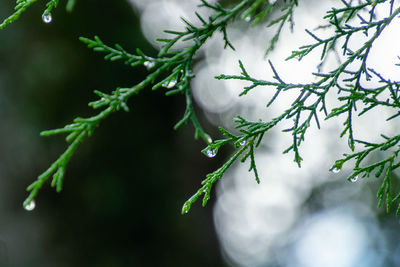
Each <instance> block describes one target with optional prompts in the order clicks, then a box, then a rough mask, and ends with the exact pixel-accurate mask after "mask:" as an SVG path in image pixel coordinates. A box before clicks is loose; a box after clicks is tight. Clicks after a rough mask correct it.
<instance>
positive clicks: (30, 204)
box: [24, 200, 36, 211]
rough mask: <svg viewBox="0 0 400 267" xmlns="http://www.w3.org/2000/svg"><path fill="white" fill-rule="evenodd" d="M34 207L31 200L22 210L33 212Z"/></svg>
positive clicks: (33, 202)
mask: <svg viewBox="0 0 400 267" xmlns="http://www.w3.org/2000/svg"><path fill="white" fill-rule="evenodd" d="M35 207H36V204H35V201H34V200H32V201H31V202H29V204H28V205H26V206H24V209H25V210H27V211H31V210H34V209H35Z"/></svg>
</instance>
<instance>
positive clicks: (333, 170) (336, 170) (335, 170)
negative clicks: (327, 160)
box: [329, 167, 340, 173]
mask: <svg viewBox="0 0 400 267" xmlns="http://www.w3.org/2000/svg"><path fill="white" fill-rule="evenodd" d="M329 171H331V172H333V173H339V172H340V169H338V168H336V167H332V168H331V169H330V170H329Z"/></svg>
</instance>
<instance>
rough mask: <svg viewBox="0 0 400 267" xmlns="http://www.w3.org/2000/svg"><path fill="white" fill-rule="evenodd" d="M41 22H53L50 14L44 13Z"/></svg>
mask: <svg viewBox="0 0 400 267" xmlns="http://www.w3.org/2000/svg"><path fill="white" fill-rule="evenodd" d="M42 20H43V22H44V23H47V24H48V23H50V22H51V21H52V20H53V17H52V16H51V13H45V14H43V16H42Z"/></svg>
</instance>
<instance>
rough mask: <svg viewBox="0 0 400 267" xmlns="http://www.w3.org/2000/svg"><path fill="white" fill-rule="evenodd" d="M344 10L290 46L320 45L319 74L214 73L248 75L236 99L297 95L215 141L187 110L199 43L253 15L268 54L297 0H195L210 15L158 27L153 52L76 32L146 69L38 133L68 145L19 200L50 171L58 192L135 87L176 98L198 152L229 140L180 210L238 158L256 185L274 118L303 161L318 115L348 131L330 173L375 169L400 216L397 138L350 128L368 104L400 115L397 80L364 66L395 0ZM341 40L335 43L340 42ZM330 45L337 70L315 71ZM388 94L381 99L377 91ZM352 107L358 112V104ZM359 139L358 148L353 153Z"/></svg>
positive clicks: (298, 55) (303, 51) (211, 151)
mask: <svg viewBox="0 0 400 267" xmlns="http://www.w3.org/2000/svg"><path fill="white" fill-rule="evenodd" d="M34 2H36V0H17V5H16V7H15V10H16V11H15V13H14V14H12V15H11V16H10V17H8V18H7V19H5V20H4V22H3V23H2V24H0V29H2V28H4V27H6V26H7V25H9V24H10V23H12V22H14V21H15V20H16V19H18V17H19V16H20V15H21V14H22V13H23V12H24V11H25V10H26V9H27V8H28V7H29V6H30V5H32V4H33V3H34ZM341 2H342V4H343V7H342V8H332V9H331V10H329V11H328V12H327V13H326V16H325V17H324V19H325V20H326V23H327V24H325V25H321V26H319V27H318V28H317V30H318V29H325V28H332V29H334V33H332V34H331V36H330V37H328V38H320V37H319V36H318V34H316V33H315V31H311V30H306V33H307V34H308V35H309V36H310V37H311V38H312V39H313V42H312V43H310V44H307V45H303V46H301V47H299V48H298V50H295V51H292V53H291V55H290V56H289V57H288V58H287V60H291V59H298V60H299V61H300V60H302V59H303V58H304V57H306V56H307V55H309V54H310V53H312V52H315V51H316V50H318V49H320V50H321V51H320V53H321V54H320V62H319V64H318V65H317V70H318V72H316V73H313V75H314V76H315V80H314V81H313V82H310V83H296V82H293V83H292V82H288V81H286V80H284V79H283V78H282V77H281V76H280V75H279V73H278V70H276V69H275V67H274V65H273V64H272V62H270V61H269V65H270V68H271V70H272V72H273V77H272V79H271V80H262V79H257V78H254V77H253V76H252V75H251V74H249V72H248V71H247V70H246V67H245V66H244V65H243V63H242V62H241V61H239V68H240V70H241V73H240V74H239V75H225V74H221V75H218V76H217V77H216V79H219V80H242V81H247V82H248V83H249V85H247V86H245V87H244V88H243V91H242V92H241V93H240V96H242V97H244V96H245V95H246V94H248V93H250V92H251V91H252V90H254V89H255V88H257V87H260V86H267V87H270V88H273V90H274V94H273V96H272V97H271V98H270V99H267V100H266V102H267V103H266V106H267V107H270V106H271V105H272V104H273V103H275V102H278V101H279V99H280V98H281V97H284V96H285V93H286V92H288V91H291V92H292V91H295V92H297V97H296V99H295V100H294V101H293V102H292V103H291V104H290V105H289V106H287V107H286V108H285V109H284V110H283V112H282V113H281V114H280V115H278V116H276V117H275V118H273V119H272V120H270V121H267V122H263V121H261V120H260V121H256V122H252V121H248V120H246V119H245V118H243V117H241V116H238V117H236V119H235V123H236V128H237V130H238V132H239V133H238V134H233V133H231V132H229V131H228V130H226V129H224V128H222V127H219V130H220V132H221V134H222V136H223V139H219V140H215V141H213V140H212V139H211V137H210V136H209V135H208V134H207V133H206V132H205V131H204V130H203V128H202V126H201V124H200V123H199V121H198V119H197V116H196V114H195V112H194V107H193V103H192V95H191V91H190V82H191V80H192V79H193V78H194V76H195V74H194V73H193V69H192V67H193V58H194V57H195V56H197V54H198V52H199V50H200V49H201V48H202V47H203V46H204V44H205V43H206V42H207V41H208V40H209V38H210V37H211V36H213V35H214V34H215V33H216V32H220V33H221V34H222V37H223V40H224V48H231V49H233V50H234V45H233V44H232V43H231V41H230V40H229V36H228V31H227V27H228V25H229V24H230V23H232V21H234V20H235V19H236V18H237V17H240V18H241V19H243V20H245V21H248V22H251V24H252V25H255V24H259V23H262V22H265V24H266V26H267V27H272V26H276V27H277V29H276V31H275V33H274V34H273V35H272V38H271V40H270V42H269V44H268V47H267V53H268V52H270V51H271V50H272V49H273V48H274V47H275V46H276V44H277V43H278V40H279V36H280V34H281V32H282V29H283V27H284V25H286V24H289V25H290V27H291V28H293V24H294V22H293V14H294V10H295V7H296V6H297V5H298V1H297V0H281V1H268V0H240V1H237V4H236V5H235V6H233V7H232V8H229V9H228V8H225V7H223V6H222V5H221V4H218V3H216V4H211V3H209V2H207V1H206V0H201V4H200V7H203V8H207V9H209V10H211V11H212V14H211V15H210V16H209V17H207V18H204V17H202V16H201V15H200V14H199V13H197V12H196V13H195V15H196V17H197V19H198V21H199V22H200V26H195V24H194V23H193V22H191V21H188V20H187V19H185V18H182V22H183V23H184V25H185V29H184V30H183V31H173V30H166V31H165V32H166V33H167V34H169V36H170V38H165V39H159V40H158V41H159V42H161V43H163V45H162V47H161V49H160V51H159V53H158V55H156V56H155V57H151V56H148V55H146V54H144V53H143V52H142V51H141V50H140V49H137V50H136V52H135V53H131V52H128V51H127V50H125V49H124V48H122V47H121V46H120V45H118V44H117V45H115V46H108V45H106V44H104V43H103V42H102V40H101V39H100V38H99V37H97V36H95V37H94V39H88V38H84V37H81V38H80V40H81V41H82V42H83V43H85V44H86V45H87V46H88V47H89V48H91V49H93V50H94V51H95V52H100V53H104V54H105V56H104V58H105V60H109V61H121V62H123V63H125V64H126V65H129V66H131V67H141V66H143V67H145V68H146V69H147V70H148V75H147V76H146V78H145V79H144V80H143V81H141V82H140V83H138V84H136V85H133V86H132V87H129V88H117V89H116V90H114V91H113V92H111V93H104V92H100V91H97V90H96V91H95V92H94V93H95V94H96V95H98V96H99V99H98V100H96V101H93V102H91V103H89V106H90V107H92V108H93V109H95V110H98V112H97V114H95V115H93V116H91V117H88V118H80V117H78V118H76V119H75V120H74V121H73V123H71V124H68V125H66V126H64V127H62V128H59V129H54V130H49V131H43V132H42V133H41V135H43V136H50V135H58V134H67V136H66V141H67V143H69V146H68V147H67V149H66V150H65V152H64V153H63V154H61V156H60V157H59V158H58V159H57V160H56V161H54V162H53V164H52V165H51V166H50V167H49V168H48V169H47V170H46V171H45V172H43V173H42V174H41V175H40V176H39V177H38V178H37V180H36V181H35V182H33V183H32V184H31V185H30V186H29V187H28V188H27V189H28V191H29V192H30V194H29V196H28V198H27V199H26V200H25V202H24V206H28V205H29V204H31V202H32V201H33V199H34V198H35V197H36V195H37V193H38V192H39V190H40V189H41V187H42V186H43V184H44V183H45V182H46V181H47V180H48V179H50V178H51V177H52V182H51V186H53V187H55V188H56V191H57V192H59V191H61V190H62V184H63V179H64V175H65V169H66V166H67V164H68V163H69V161H70V160H71V157H72V155H73V154H74V153H75V151H76V150H77V148H78V146H79V144H80V143H82V142H83V141H84V140H85V139H86V138H87V137H89V136H91V135H92V134H93V132H94V129H95V128H96V127H98V126H99V125H100V123H101V122H102V121H103V120H104V119H105V118H107V117H108V116H109V115H111V114H112V113H114V112H116V111H119V110H124V111H129V107H128V101H129V99H130V98H131V97H132V96H133V95H135V94H138V93H139V92H140V91H141V90H143V89H145V88H148V87H151V88H152V89H153V90H157V89H160V88H162V87H164V88H165V94H166V95H168V96H169V95H176V94H180V95H184V96H185V100H186V101H185V102H186V110H185V112H184V114H183V116H182V119H181V120H180V121H179V122H177V123H176V125H175V127H174V128H175V129H178V128H179V127H180V126H182V125H183V124H187V123H188V122H190V123H191V124H192V125H193V127H194V131H195V134H194V135H195V139H198V138H201V139H202V140H203V141H204V142H205V143H206V144H207V146H206V148H204V149H203V150H202V152H203V153H204V154H205V155H207V156H208V157H214V156H215V155H216V154H217V152H218V150H220V149H221V148H222V147H223V146H226V145H233V146H234V148H235V152H234V153H233V155H232V156H231V157H230V158H229V159H228V160H227V161H226V162H225V163H224V164H222V166H221V167H220V168H218V169H217V170H216V171H214V172H212V173H210V174H208V175H206V178H205V179H204V180H203V181H202V183H201V187H200V188H199V189H198V190H197V191H196V192H195V194H194V195H193V196H192V197H190V198H189V199H188V200H187V201H186V202H185V204H184V205H183V208H182V213H183V214H185V213H187V212H188V211H189V210H190V208H191V206H192V205H193V203H194V202H196V201H197V200H198V199H199V198H200V197H201V196H203V201H202V204H203V206H204V205H206V204H207V202H208V200H209V198H210V194H211V190H212V187H213V185H214V184H215V183H216V182H217V181H218V180H220V179H221V178H222V177H223V175H224V174H225V173H226V171H227V170H228V169H229V168H230V167H231V166H232V165H233V164H234V163H235V162H237V160H238V159H239V160H240V161H241V162H246V161H248V162H249V165H250V167H249V171H251V172H253V173H254V176H255V180H256V182H257V183H259V182H260V177H259V174H258V171H257V167H256V160H255V159H256V155H255V153H256V150H257V148H259V146H260V144H261V142H262V140H263V137H264V136H265V135H266V134H267V133H268V131H269V130H271V129H272V128H274V127H276V126H277V125H278V124H279V123H281V122H283V121H286V120H289V121H291V122H292V124H291V126H290V127H289V128H288V129H285V130H284V131H283V132H285V133H289V134H290V135H291V138H292V142H291V145H290V146H289V147H288V148H286V149H285V150H284V151H283V153H289V152H293V153H294V161H295V162H296V163H297V165H298V166H299V167H301V162H302V160H303V159H302V157H301V155H300V146H301V145H302V143H303V141H304V140H305V136H306V133H307V131H308V130H309V128H310V127H312V126H313V125H314V126H316V127H317V128H320V127H321V123H320V117H322V118H323V119H324V120H328V119H333V118H335V119H339V118H344V123H343V129H342V131H341V133H340V137H343V136H345V135H346V136H347V138H348V145H349V148H350V149H351V151H352V152H351V153H350V154H344V155H343V158H341V159H338V160H336V162H335V163H334V165H333V166H332V169H331V170H332V171H334V172H338V171H340V170H341V169H342V167H343V165H344V164H348V163H350V162H352V161H355V163H354V166H353V168H352V172H351V173H350V175H349V176H348V179H349V180H350V181H355V180H357V179H358V177H361V178H365V177H369V175H370V174H371V173H374V174H375V176H376V177H380V176H381V175H383V176H384V178H383V180H382V184H381V187H380V189H379V190H378V193H377V197H378V202H379V203H378V206H381V205H383V203H385V204H386V209H387V210H388V211H389V209H390V208H391V207H392V206H393V205H398V207H397V214H400V193H397V194H396V193H394V192H393V188H392V181H393V178H394V177H395V175H394V173H393V171H394V170H396V169H397V168H399V166H400V161H399V159H398V154H399V151H400V145H399V142H400V135H394V136H392V137H388V136H385V135H382V138H383V141H382V142H381V143H373V142H369V141H368V140H359V139H357V138H356V137H355V134H354V129H353V127H354V126H353V120H354V116H362V115H364V114H366V113H367V112H370V111H373V110H374V109H375V108H376V107H379V106H384V107H387V108H390V109H392V110H393V114H392V115H391V116H389V117H388V118H387V120H388V121H391V120H393V119H395V118H397V117H398V116H399V115H400V111H399V110H400V101H399V87H400V82H398V81H392V80H391V79H389V78H386V77H385V75H382V74H381V73H379V72H378V71H376V70H375V69H374V68H373V66H369V65H368V57H369V54H370V53H371V48H372V47H373V45H374V43H375V42H376V41H377V40H378V39H379V37H380V36H381V34H382V32H383V31H385V29H386V28H387V26H388V25H389V24H390V23H392V21H393V20H394V19H396V18H397V17H399V14H400V7H398V8H394V0H375V1H371V0H365V1H358V2H357V3H356V4H354V3H353V1H346V0H342V1H341ZM75 3H76V1H75V0H69V1H68V3H67V10H69V11H70V10H71V9H72V8H73V6H74V5H75ZM386 3H389V9H388V13H387V14H388V15H387V17H386V18H383V19H377V16H376V13H375V12H376V10H377V9H378V8H381V7H383V4H386ZM57 5H58V0H49V1H48V2H47V4H46V9H45V11H44V13H43V20H44V21H45V22H50V21H51V12H52V11H53V10H54V8H56V7H57ZM274 12H277V13H276V14H278V15H277V17H276V18H275V19H271V16H270V15H272V14H275V13H274ZM360 34H363V35H364V36H365V41H364V43H363V44H362V45H359V46H358V47H356V48H355V49H354V48H352V47H351V45H350V43H351V41H352V40H353V38H354V36H355V35H360ZM178 43H182V44H184V46H183V48H179V49H178V48H176V44H178ZM339 44H340V45H341V46H340V47H339V48H338V45H339ZM331 51H333V52H334V53H336V54H337V56H338V57H339V54H338V52H341V53H342V58H343V60H342V62H340V63H339V64H338V67H336V68H335V69H333V70H331V71H329V72H323V71H322V66H323V64H324V62H325V61H326V59H327V55H328V53H329V52H331ZM371 79H376V80H378V81H379V83H380V85H379V86H375V87H374V88H367V86H365V85H363V84H362V82H365V81H367V82H368V81H369V80H371ZM334 89H336V90H337V99H338V100H339V104H336V106H333V107H328V106H327V104H326V97H327V94H328V92H331V91H332V90H334ZM385 94H386V95H389V97H386V96H384V95H385ZM357 106H362V109H359V110H357V108H356V107H357ZM356 145H357V148H359V146H363V148H362V149H361V150H358V151H356ZM377 154H379V155H380V154H384V155H385V158H384V159H382V160H379V161H377V162H372V163H371V162H370V161H369V160H367V159H368V158H370V157H369V155H377Z"/></svg>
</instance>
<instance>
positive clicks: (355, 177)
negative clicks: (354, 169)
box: [350, 175, 358, 183]
mask: <svg viewBox="0 0 400 267" xmlns="http://www.w3.org/2000/svg"><path fill="white" fill-rule="evenodd" d="M357 180H358V175H356V176H354V177H351V178H350V182H352V183H355V182H357Z"/></svg>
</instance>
